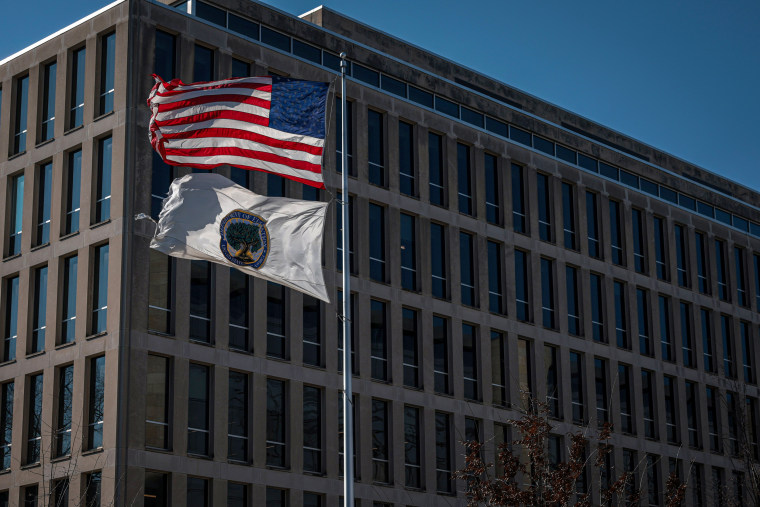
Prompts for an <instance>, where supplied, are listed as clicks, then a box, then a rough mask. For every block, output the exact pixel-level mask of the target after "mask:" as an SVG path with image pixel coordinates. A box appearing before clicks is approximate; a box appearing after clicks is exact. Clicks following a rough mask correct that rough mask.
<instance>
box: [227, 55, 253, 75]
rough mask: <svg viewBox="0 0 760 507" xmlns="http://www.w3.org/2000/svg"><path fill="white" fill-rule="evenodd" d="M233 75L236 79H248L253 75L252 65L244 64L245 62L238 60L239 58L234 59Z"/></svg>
mask: <svg viewBox="0 0 760 507" xmlns="http://www.w3.org/2000/svg"><path fill="white" fill-rule="evenodd" d="M232 75H233V76H235V77H247V76H250V75H251V64H249V63H248V62H244V61H243V60H238V59H237V58H233V59H232Z"/></svg>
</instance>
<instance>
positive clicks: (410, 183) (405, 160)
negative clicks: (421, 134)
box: [398, 121, 417, 197]
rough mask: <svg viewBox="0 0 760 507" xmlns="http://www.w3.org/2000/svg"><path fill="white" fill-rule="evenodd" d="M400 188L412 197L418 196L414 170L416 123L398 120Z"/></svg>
mask: <svg viewBox="0 0 760 507" xmlns="http://www.w3.org/2000/svg"><path fill="white" fill-rule="evenodd" d="M398 172H399V190H400V191H401V193H402V194H404V195H408V196H411V197H416V196H417V178H416V176H415V171H414V125H411V124H409V123H406V122H404V121H399V122H398Z"/></svg>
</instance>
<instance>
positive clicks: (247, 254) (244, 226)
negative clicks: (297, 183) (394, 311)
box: [150, 173, 330, 303]
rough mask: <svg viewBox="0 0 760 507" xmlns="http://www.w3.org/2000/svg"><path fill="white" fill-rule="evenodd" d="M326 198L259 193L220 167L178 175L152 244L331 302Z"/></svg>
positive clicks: (151, 245) (167, 252)
mask: <svg viewBox="0 0 760 507" xmlns="http://www.w3.org/2000/svg"><path fill="white" fill-rule="evenodd" d="M327 204H328V203H325V202H315V201H300V200H296V199H287V198H284V197H266V196H263V195H258V194H255V193H253V192H251V191H250V190H247V189H245V188H243V187H241V186H240V185H237V184H235V183H233V182H232V181H230V180H228V179H227V178H225V177H224V176H221V175H219V174H213V173H206V174H188V175H186V176H183V177H182V178H177V179H176V180H174V181H173V182H172V184H171V187H170V189H169V196H168V197H167V198H166V199H165V200H164V203H163V208H162V209H161V214H160V215H159V219H158V227H157V229H156V234H155V235H154V237H153V240H152V241H151V242H150V247H151V248H155V249H156V250H158V251H160V252H163V253H165V254H167V255H171V256H173V257H179V258H182V259H192V260H207V261H211V262H216V263H217V264H223V265H225V266H230V267H234V268H237V269H239V270H240V271H242V272H244V273H247V274H249V275H253V276H258V277H259V278H264V279H266V280H269V281H272V282H275V283H279V284H282V285H284V286H285V287H290V288H291V289H295V290H298V291H301V292H303V293H305V294H309V295H311V296H314V297H315V298H318V299H321V300H322V301H326V302H328V303H329V302H330V298H329V297H328V295H327V289H326V287H325V282H324V278H323V276H322V260H321V259H322V236H323V230H324V223H325V213H326V211H327Z"/></svg>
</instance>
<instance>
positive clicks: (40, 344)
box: [27, 266, 48, 354]
mask: <svg viewBox="0 0 760 507" xmlns="http://www.w3.org/2000/svg"><path fill="white" fill-rule="evenodd" d="M32 272H33V277H34V302H33V316H32V318H33V321H32V324H33V325H32V337H31V338H32V339H31V340H30V343H29V347H28V351H27V352H28V353H29V354H34V353H36V352H42V351H43V350H45V329H46V327H47V326H46V315H47V285H48V268H47V266H42V267H39V268H37V269H34V270H33V271H32Z"/></svg>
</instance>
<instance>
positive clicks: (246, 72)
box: [231, 58, 251, 187]
mask: <svg viewBox="0 0 760 507" xmlns="http://www.w3.org/2000/svg"><path fill="white" fill-rule="evenodd" d="M250 75H251V65H250V64H249V63H248V62H244V61H243V60H238V59H237V58H233V59H232V77H247V76H250ZM231 169H232V175H233V177H232V181H234V182H235V183H237V184H238V185H241V186H244V187H248V182H246V184H245V185H242V184H241V183H240V182H239V181H238V180H236V179H235V177H234V176H235V174H244V175H246V176H247V175H248V171H246V170H245V169H240V168H238V167H233V168H231Z"/></svg>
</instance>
